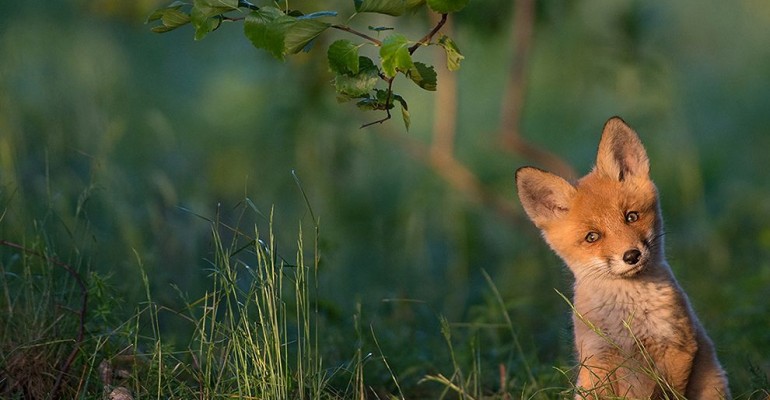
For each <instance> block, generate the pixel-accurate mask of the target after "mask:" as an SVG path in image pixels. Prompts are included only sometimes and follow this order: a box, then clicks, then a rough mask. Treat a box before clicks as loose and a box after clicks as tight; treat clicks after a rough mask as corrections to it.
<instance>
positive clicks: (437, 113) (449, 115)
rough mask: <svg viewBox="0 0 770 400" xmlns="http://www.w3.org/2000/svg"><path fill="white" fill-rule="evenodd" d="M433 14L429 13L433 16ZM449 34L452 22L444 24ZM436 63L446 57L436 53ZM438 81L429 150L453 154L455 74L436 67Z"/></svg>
mask: <svg viewBox="0 0 770 400" xmlns="http://www.w3.org/2000/svg"><path fill="white" fill-rule="evenodd" d="M433 15H435V14H431V16H433ZM444 28H445V30H447V31H448V32H449V35H450V36H451V35H453V30H454V27H453V24H452V21H449V22H448V23H447V24H446V25H445V27H444ZM436 64H443V65H446V57H443V56H442V55H437V57H436ZM436 75H437V77H436V78H437V80H438V82H441V85H440V86H439V87H437V88H436V102H435V104H434V108H433V141H432V143H431V148H430V151H431V152H437V153H444V154H454V141H455V136H456V133H457V74H454V73H452V72H450V71H449V70H448V69H447V68H436Z"/></svg>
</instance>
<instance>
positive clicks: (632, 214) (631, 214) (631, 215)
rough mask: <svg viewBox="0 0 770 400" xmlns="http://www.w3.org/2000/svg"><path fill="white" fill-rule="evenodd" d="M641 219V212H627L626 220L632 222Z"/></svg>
mask: <svg viewBox="0 0 770 400" xmlns="http://www.w3.org/2000/svg"><path fill="white" fill-rule="evenodd" d="M636 221H639V213H638V212H636V211H629V212H627V213H626V222H629V223H632V222H636Z"/></svg>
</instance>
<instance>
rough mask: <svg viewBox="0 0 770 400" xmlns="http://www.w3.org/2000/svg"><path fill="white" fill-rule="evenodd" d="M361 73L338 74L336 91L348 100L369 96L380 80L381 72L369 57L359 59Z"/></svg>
mask: <svg viewBox="0 0 770 400" xmlns="http://www.w3.org/2000/svg"><path fill="white" fill-rule="evenodd" d="M358 64H359V71H358V73H357V74H355V75H348V74H339V73H338V74H337V75H336V76H335V77H334V89H335V90H336V91H337V93H339V94H340V95H343V96H345V97H346V98H360V97H366V96H368V94H369V92H371V91H372V89H374V86H376V85H377V82H378V81H379V80H380V71H379V69H377V66H376V65H374V62H373V61H372V60H371V59H369V58H367V57H359V60H358Z"/></svg>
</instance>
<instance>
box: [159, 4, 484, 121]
mask: <svg viewBox="0 0 770 400" xmlns="http://www.w3.org/2000/svg"><path fill="white" fill-rule="evenodd" d="M468 2H469V0H428V1H424V0H409V1H407V0H354V2H353V5H354V7H355V14H354V15H353V17H355V15H356V14H358V13H377V14H384V15H389V16H393V17H400V16H402V15H404V13H406V12H407V11H410V12H414V11H417V10H419V9H423V8H428V9H429V10H430V11H431V12H435V13H439V14H441V19H440V20H439V22H438V24H437V25H436V26H435V27H434V28H433V29H432V30H431V31H430V32H428V33H427V34H426V35H425V36H424V37H423V38H421V39H419V40H411V39H409V38H408V37H407V36H405V35H404V34H401V33H396V32H393V33H391V34H390V35H388V36H387V37H385V38H384V39H383V40H379V39H376V38H374V37H372V36H369V35H368V34H366V33H363V32H361V31H360V30H356V29H353V28H351V27H350V26H349V25H347V23H348V22H350V21H351V20H352V19H353V17H351V18H350V19H348V21H347V22H346V24H337V23H332V22H327V20H329V19H330V18H334V17H337V16H338V12H337V11H316V12H311V13H305V12H303V11H301V10H297V9H292V8H290V7H289V3H288V2H286V3H285V5H284V6H283V8H278V7H275V6H268V5H266V6H257V5H255V4H252V3H250V2H248V1H244V0H240V1H239V0H195V1H194V2H193V3H186V2H183V1H175V2H173V3H171V4H169V5H168V6H166V7H163V8H160V9H157V10H155V11H154V12H153V13H152V14H150V16H149V17H148V18H147V22H148V23H149V22H156V23H157V24H156V25H155V26H153V27H152V31H153V32H157V33H165V32H170V31H172V30H174V29H177V28H179V27H181V26H184V25H187V24H191V25H192V26H193V28H194V29H195V40H201V39H203V38H204V37H206V36H207V35H208V34H209V33H210V32H212V31H215V30H216V29H217V28H219V27H220V26H221V24H222V23H224V22H234V21H241V22H243V33H244V35H245V36H246V38H248V39H249V41H251V44H252V45H253V46H254V47H256V48H257V49H261V50H264V51H266V52H268V53H269V54H270V55H272V56H273V57H275V58H276V59H278V60H284V59H285V58H286V56H287V55H294V54H297V53H300V52H303V51H304V52H307V51H310V50H311V49H312V48H313V46H314V44H315V42H316V39H317V38H318V36H320V35H321V34H323V33H324V32H325V31H327V30H329V29H336V30H340V31H344V32H348V33H350V34H352V35H355V36H357V37H358V38H359V39H364V41H363V42H360V43H355V42H353V41H351V40H347V39H340V40H337V41H335V42H333V43H332V44H331V45H329V47H328V49H327V52H326V54H327V58H328V66H329V70H330V71H331V72H332V73H333V74H334V80H333V82H334V88H335V90H336V92H337V100H338V101H340V102H347V101H355V102H356V105H357V106H358V108H360V109H362V110H376V111H385V113H386V116H385V118H382V119H379V120H377V121H374V122H371V123H368V124H365V125H364V126H370V125H373V124H377V123H382V122H385V121H387V120H389V119H390V117H391V114H390V110H391V109H392V108H393V107H394V105H395V103H399V104H400V105H401V115H402V117H403V120H404V125H405V126H406V129H407V130H408V129H409V126H410V114H409V107H408V105H407V102H406V100H405V99H404V97H403V96H400V95H398V94H396V93H394V92H393V81H394V79H395V78H396V77H397V76H398V75H399V74H400V75H403V76H405V77H406V78H408V79H410V80H412V81H413V82H414V83H415V84H417V86H419V87H420V88H422V89H424V90H427V91H435V90H436V86H437V79H436V71H435V69H434V67H433V66H432V65H428V64H425V63H422V62H418V61H414V60H413V58H412V55H413V54H414V53H415V51H417V50H418V49H419V48H420V47H422V46H431V45H435V46H439V47H440V48H442V49H444V51H445V52H446V56H447V66H448V69H449V70H450V71H456V70H458V69H459V68H460V61H461V60H462V59H463V55H462V54H461V53H460V50H459V49H458V47H457V45H456V44H455V42H454V41H453V40H452V39H451V38H449V37H448V36H446V35H442V36H441V37H440V38H439V40H437V41H433V37H434V36H435V35H436V34H437V33H438V31H439V30H440V29H441V27H442V26H443V25H444V23H445V22H446V19H447V15H448V14H450V13H455V12H458V11H460V10H462V9H463V8H464V7H465V6H466V5H467V4H468ZM244 15H245V16H244ZM368 29H369V30H370V31H374V32H383V31H390V30H393V29H394V28H392V27H372V26H369V27H368ZM365 45H373V46H376V47H379V52H378V55H379V59H378V60H377V62H375V60H372V59H371V58H369V57H366V56H363V55H359V50H360V48H361V47H362V46H365ZM362 66H363V67H362ZM378 78H379V79H378ZM380 81H382V82H383V85H385V88H384V89H382V88H376V86H377V84H378V83H379V82H380Z"/></svg>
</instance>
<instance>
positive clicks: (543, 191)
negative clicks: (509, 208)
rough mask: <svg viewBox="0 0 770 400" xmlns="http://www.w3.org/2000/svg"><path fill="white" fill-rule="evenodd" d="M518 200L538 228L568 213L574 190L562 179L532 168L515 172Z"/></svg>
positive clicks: (523, 168) (524, 168)
mask: <svg viewBox="0 0 770 400" xmlns="http://www.w3.org/2000/svg"><path fill="white" fill-rule="evenodd" d="M516 188H517V189H518V192H519V200H521V205H522V206H523V207H524V211H525V212H526V213H527V215H528V216H529V219H531V220H532V222H534V223H535V225H536V226H537V227H538V228H543V225H544V224H546V223H548V222H549V221H552V220H554V219H555V218H560V217H562V216H563V215H564V214H566V213H567V211H569V205H570V202H571V200H572V197H573V196H574V195H575V192H576V189H575V187H574V186H572V185H571V184H570V183H569V182H567V181H565V180H564V179H563V178H561V177H559V176H556V175H554V174H552V173H550V172H546V171H543V170H540V169H537V168H533V167H522V168H519V169H518V170H517V171H516Z"/></svg>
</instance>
